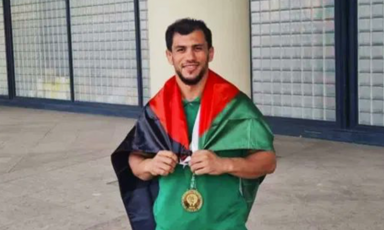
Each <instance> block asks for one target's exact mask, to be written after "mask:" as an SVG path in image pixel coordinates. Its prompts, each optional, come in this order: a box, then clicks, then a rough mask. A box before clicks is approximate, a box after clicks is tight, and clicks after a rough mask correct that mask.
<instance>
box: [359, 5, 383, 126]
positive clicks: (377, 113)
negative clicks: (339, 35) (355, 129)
mask: <svg viewBox="0 0 384 230" xmlns="http://www.w3.org/2000/svg"><path fill="white" fill-rule="evenodd" d="M358 12H359V23H358V27H359V37H358V38H359V50H358V52H359V63H358V66H359V76H358V78H359V80H358V81H359V87H358V91H359V124H362V125H372V126H384V62H383V60H384V51H383V49H384V1H383V0H380V1H379V0H364V1H361V0H359V8H358Z"/></svg>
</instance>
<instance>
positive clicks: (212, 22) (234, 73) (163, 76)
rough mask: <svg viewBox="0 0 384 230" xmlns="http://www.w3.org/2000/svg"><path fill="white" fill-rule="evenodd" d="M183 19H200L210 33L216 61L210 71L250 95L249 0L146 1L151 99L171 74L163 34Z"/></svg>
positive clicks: (212, 63) (172, 73) (211, 65)
mask: <svg viewBox="0 0 384 230" xmlns="http://www.w3.org/2000/svg"><path fill="white" fill-rule="evenodd" d="M185 17H192V18H196V19H201V20H203V21H205V23H206V24H207V26H208V27H209V28H210V29H211V30H212V34H213V35H212V37H213V46H214V47H215V58H214V60H213V61H212V62H211V63H210V68H211V69H212V70H214V71H215V72H217V73H219V74H220V75H221V76H223V77H224V78H226V79H227V80H229V81H230V82H232V83H234V84H235V85H236V86H237V87H239V88H240V89H241V90H242V91H243V92H245V93H246V94H247V95H250V92H251V85H250V82H251V81H250V61H251V60H250V51H251V47H250V40H249V39H250V32H249V31H250V28H249V25H250V22H249V1H248V0H148V38H149V56H150V58H149V59H150V68H149V69H150V89H151V96H153V95H155V94H156V93H157V91H158V90H159V89H160V88H161V87H162V86H163V84H164V82H165V81H166V80H167V79H168V78H169V77H170V76H172V75H174V70H173V67H172V66H171V65H170V64H169V63H168V62H167V60H166V57H165V50H166V45H165V31H166V29H167V27H168V26H169V25H170V24H172V23H173V22H174V21H176V20H177V19H180V18H185Z"/></svg>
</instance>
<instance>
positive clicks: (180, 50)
mask: <svg viewBox="0 0 384 230" xmlns="http://www.w3.org/2000/svg"><path fill="white" fill-rule="evenodd" d="M183 51H184V49H176V52H183Z"/></svg>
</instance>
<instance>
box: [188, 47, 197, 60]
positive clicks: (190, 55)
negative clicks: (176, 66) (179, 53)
mask: <svg viewBox="0 0 384 230" xmlns="http://www.w3.org/2000/svg"><path fill="white" fill-rule="evenodd" d="M186 56H187V60H189V61H190V60H195V59H196V55H195V52H193V50H192V49H188V50H187V53H186Z"/></svg>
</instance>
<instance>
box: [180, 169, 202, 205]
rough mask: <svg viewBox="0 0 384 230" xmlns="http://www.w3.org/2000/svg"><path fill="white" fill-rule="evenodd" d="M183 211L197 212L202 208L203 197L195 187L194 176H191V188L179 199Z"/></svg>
mask: <svg viewBox="0 0 384 230" xmlns="http://www.w3.org/2000/svg"><path fill="white" fill-rule="evenodd" d="M181 203H182V205H183V207H184V209H185V210H186V211H188V212H197V211H199V210H200V209H201V207H202V206H203V197H202V196H201V194H200V193H199V192H198V191H197V189H196V186H195V174H192V179H191V187H190V189H189V190H188V191H186V192H185V193H184V195H183V197H182V198H181Z"/></svg>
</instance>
